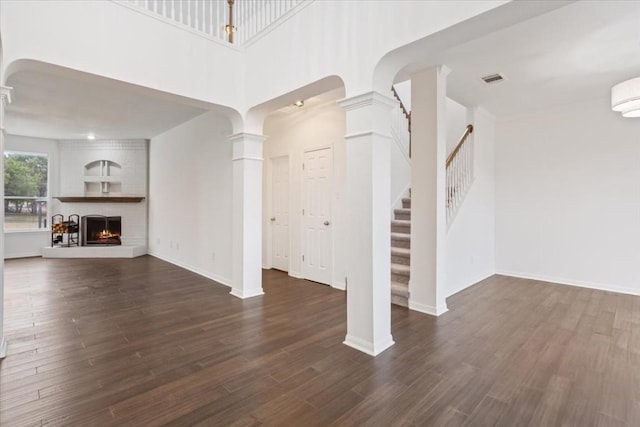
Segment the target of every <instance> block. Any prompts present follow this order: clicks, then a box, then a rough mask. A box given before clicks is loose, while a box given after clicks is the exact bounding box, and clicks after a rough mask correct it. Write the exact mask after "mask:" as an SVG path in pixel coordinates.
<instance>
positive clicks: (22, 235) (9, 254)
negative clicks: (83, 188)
mask: <svg viewBox="0 0 640 427" xmlns="http://www.w3.org/2000/svg"><path fill="white" fill-rule="evenodd" d="M5 150H7V151H22V152H27V153H44V154H47V155H48V156H49V197H51V196H55V195H57V193H58V188H59V186H58V142H57V141H54V140H51V139H42V138H31V137H25V136H17V135H7V136H6V139H5ZM52 208H53V206H52V203H51V200H49V211H48V212H47V224H49V222H50V221H51V215H52V210H53V209H52ZM49 245H51V235H50V233H49V231H47V230H45V231H14V232H8V233H5V239H4V250H5V258H20V257H28V256H40V254H41V251H42V248H43V247H44V246H49Z"/></svg>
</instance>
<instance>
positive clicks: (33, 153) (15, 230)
mask: <svg viewBox="0 0 640 427" xmlns="http://www.w3.org/2000/svg"><path fill="white" fill-rule="evenodd" d="M7 154H9V155H11V154H17V155H24V156H39V157H45V158H46V159H47V195H46V196H43V197H36V199H38V198H40V199H42V198H44V199H46V202H47V215H45V217H44V218H45V222H46V224H47V225H46V227H43V228H12V229H7V226H6V225H7V217H6V212H4V210H3V221H2V228H3V232H4V233H5V234H12V233H15V234H20V233H50V232H51V221H50V216H51V215H49V214H50V212H51V211H50V208H51V154H50V153H44V152H40V151H22V150H8V149H6V148H5V150H4V152H3V153H2V170H3V174H2V182H3V186H2V187H3V199H2V202H3V205H4V201H5V200H7V197H9V198H11V197H28V196H7V195H6V193H5V192H4V187H5V185H6V182H4V170H5V165H4V162H5V156H6V155H7ZM3 209H4V207H3Z"/></svg>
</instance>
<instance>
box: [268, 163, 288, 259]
mask: <svg viewBox="0 0 640 427" xmlns="http://www.w3.org/2000/svg"><path fill="white" fill-rule="evenodd" d="M271 199H272V200H271V217H270V223H271V266H272V267H273V268H277V269H278V270H282V271H289V156H280V157H275V158H273V159H271Z"/></svg>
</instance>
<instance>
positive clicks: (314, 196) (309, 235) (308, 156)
mask: <svg viewBox="0 0 640 427" xmlns="http://www.w3.org/2000/svg"><path fill="white" fill-rule="evenodd" d="M332 177H333V152H332V150H331V147H327V148H322V149H316V150H311V151H305V153H304V156H303V195H302V228H303V235H302V241H303V242H302V243H303V245H302V248H303V251H302V256H303V259H302V274H303V277H304V278H305V279H309V280H313V281H315V282H319V283H324V284H327V285H331V276H332V265H331V261H332V232H331V230H332V226H331V194H332Z"/></svg>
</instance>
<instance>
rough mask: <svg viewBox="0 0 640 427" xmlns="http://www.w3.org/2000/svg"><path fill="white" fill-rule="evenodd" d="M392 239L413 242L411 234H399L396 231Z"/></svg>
mask: <svg viewBox="0 0 640 427" xmlns="http://www.w3.org/2000/svg"><path fill="white" fill-rule="evenodd" d="M391 238H392V239H396V240H411V234H409V233H398V232H396V231H394V232H392V233H391Z"/></svg>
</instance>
